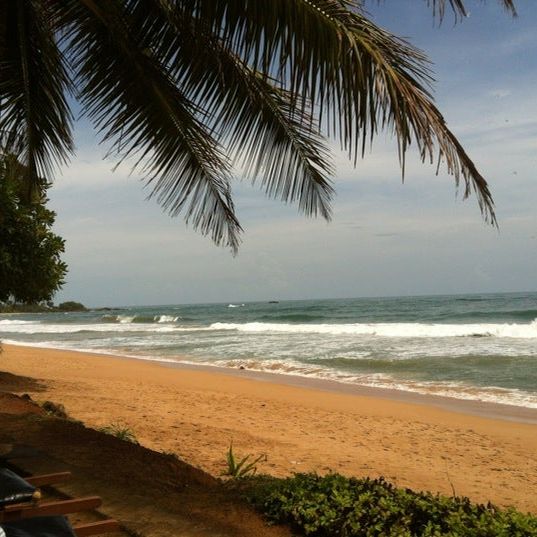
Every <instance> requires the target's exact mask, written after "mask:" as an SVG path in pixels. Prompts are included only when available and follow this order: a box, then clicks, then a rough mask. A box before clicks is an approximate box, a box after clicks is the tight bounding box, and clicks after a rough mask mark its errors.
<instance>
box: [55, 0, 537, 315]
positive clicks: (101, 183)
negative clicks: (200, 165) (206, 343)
mask: <svg viewBox="0 0 537 537" xmlns="http://www.w3.org/2000/svg"><path fill="white" fill-rule="evenodd" d="M467 5H468V6H469V7H470V9H471V13H470V16H469V17H468V18H467V19H465V20H464V21H462V22H460V23H459V24H457V25H454V20H453V18H452V16H451V13H447V15H446V18H445V20H444V22H443V24H442V25H441V26H440V27H438V24H434V23H433V20H432V17H431V12H430V11H429V10H428V9H427V8H426V5H425V2H419V1H416V0H386V1H385V2H381V3H380V5H377V2H373V1H371V2H369V3H368V9H369V12H370V13H371V15H372V16H373V18H374V19H375V21H376V22H377V23H378V24H380V25H381V26H383V27H385V28H387V29H389V30H390V31H392V32H393V33H395V34H397V35H400V36H405V37H407V38H408V39H409V40H410V41H411V42H412V43H413V44H415V45H417V46H418V47H420V48H422V49H423V50H425V51H426V52H427V53H428V55H429V57H430V59H431V61H432V62H433V70H434V73H435V78H436V84H435V97H436V101H437V104H438V106H439V108H440V110H441V111H442V112H443V114H444V116H445V118H446V119H447V121H448V125H449V126H450V128H451V129H452V130H453V131H454V132H455V133H456V134H457V136H458V137H459V139H460V140H461V142H462V143H463V145H464V147H465V148H466V150H467V151H468V153H469V154H470V155H471V157H472V158H473V159H474V162H476V164H477V165H478V168H479V169H480V170H481V172H482V174H483V175H484V176H485V177H486V179H487V180H488V181H489V183H490V186H491V189H492V192H493V196H494V200H495V203H496V208H497V214H498V217H499V223H500V230H499V231H498V230H496V229H494V228H491V227H490V226H487V225H486V224H484V223H483V221H482V219H481V217H480V213H479V209H478V207H477V203H476V200H475V198H473V197H470V198H469V199H468V200H465V201H463V200H462V199H461V196H460V195H459V196H457V195H456V189H455V186H454V182H453V179H452V178H451V177H450V176H447V175H446V174H444V173H440V174H439V175H438V176H436V174H435V167H434V166H428V165H422V164H421V163H420V162H419V159H418V158H417V156H416V155H415V154H414V153H413V152H410V153H409V156H408V166H407V171H406V176H405V183H404V184H402V182H401V174H400V169H399V166H398V160H397V155H396V151H395V146H394V144H393V141H392V140H390V138H389V137H388V136H385V135H381V136H379V138H378V139H377V140H376V142H375V143H374V145H373V148H372V151H371V153H370V154H367V155H366V157H365V159H364V160H362V161H359V162H358V166H357V167H356V169H354V168H353V167H352V165H351V164H350V163H349V162H348V161H347V159H346V157H345V156H344V155H343V154H341V153H339V152H338V151H337V150H336V149H335V150H334V151H335V152H334V155H335V160H336V163H337V175H336V178H335V187H336V191H337V196H336V198H335V200H334V206H333V207H334V217H333V220H332V222H331V223H328V224H327V223H326V222H324V221H321V220H312V219H307V218H304V217H302V216H300V215H298V213H297V210H296V207H293V206H285V205H282V204H281V203H279V202H276V201H272V200H267V199H266V198H265V197H264V196H263V194H262V192H260V191H259V190H258V189H257V188H255V187H252V186H251V185H250V184H249V183H248V182H244V181H241V179H240V177H237V180H236V181H235V182H234V184H233V185H232V188H233V193H234V198H235V204H236V207H237V212H238V216H239V219H240V221H241V223H242V225H243V227H244V229H245V234H244V237H243V244H242V246H241V249H240V252H239V255H238V256H237V257H235V258H234V257H232V256H231V254H230V253H229V251H228V250H226V249H222V248H217V247H216V246H214V245H213V244H212V243H211V241H210V240H209V239H208V238H206V237H202V236H201V235H198V234H196V233H195V232H193V231H192V230H191V229H189V228H187V227H186V226H185V224H184V221H183V220H182V219H181V217H179V218H175V219H172V218H170V217H169V216H167V215H166V214H164V213H163V212H162V210H161V209H160V208H159V207H158V205H157V204H156V203H155V202H153V201H146V199H145V198H146V196H147V193H148V192H147V191H146V190H144V189H143V183H142V182H141V178H140V177H139V176H137V175H136V174H132V175H131V174H130V173H129V171H130V170H129V168H128V167H127V166H125V167H121V168H120V169H118V170H117V171H116V172H115V173H113V172H112V167H113V163H112V162H110V161H105V160H103V156H104V154H105V153H106V147H102V146H99V145H98V143H97V139H96V137H95V134H94V133H93V131H92V130H91V128H90V126H89V125H88V124H87V123H86V122H84V121H81V122H79V123H78V124H77V127H76V142H77V153H76V156H75V157H74V158H73V160H72V161H71V164H70V165H69V166H68V167H66V168H65V169H64V170H63V171H62V173H61V174H59V175H58V177H57V178H56V181H55V183H54V186H53V187H52V189H51V190H50V198H51V206H52V208H53V209H54V210H55V211H56V212H57V220H56V226H55V229H56V231H57V232H58V233H59V234H60V235H62V236H63V237H64V238H65V239H66V241H67V246H66V253H65V260H66V261H67V263H68V265H69V274H68V277H67V283H66V285H65V286H64V289H63V290H62V291H61V292H60V293H58V295H57V297H56V300H57V301H63V300H80V301H82V302H84V303H85V304H88V305H91V306H97V305H102V306H104V305H141V304H171V303H194V302H220V301H247V300H268V299H299V298H322V297H354V296H386V295H415V294H439V293H467V292H496V291H498V292H499V291H525V290H528V291H530V290H537V278H536V275H537V225H536V224H537V213H536V210H535V207H536V206H537V182H536V181H535V171H536V170H537V98H536V91H535V88H536V87H537V31H536V29H537V2H535V1H534V0H519V1H518V3H517V5H518V10H519V14H520V17H519V18H517V19H514V20H513V19H511V18H510V17H509V16H507V15H506V13H505V12H504V11H503V10H502V9H501V8H500V7H499V5H498V3H496V2H495V1H493V0H489V1H488V2H487V3H485V4H484V3H482V2H480V1H478V0H475V1H472V0H468V2H467Z"/></svg>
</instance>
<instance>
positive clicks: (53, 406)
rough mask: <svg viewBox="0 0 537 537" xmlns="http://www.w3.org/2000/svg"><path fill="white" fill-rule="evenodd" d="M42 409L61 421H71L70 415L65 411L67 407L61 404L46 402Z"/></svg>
mask: <svg viewBox="0 0 537 537" xmlns="http://www.w3.org/2000/svg"><path fill="white" fill-rule="evenodd" d="M41 408H42V409H43V410H44V411H45V412H46V413H47V414H48V415H49V416H56V417H57V418H61V419H64V420H66V419H69V415H68V414H67V412H66V411H65V407H64V406H63V405H62V404H61V403H53V402H52V401H45V402H44V403H42V404H41Z"/></svg>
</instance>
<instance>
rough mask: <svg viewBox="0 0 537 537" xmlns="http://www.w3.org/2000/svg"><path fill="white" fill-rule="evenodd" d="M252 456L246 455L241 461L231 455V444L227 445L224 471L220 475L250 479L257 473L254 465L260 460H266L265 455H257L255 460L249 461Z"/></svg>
mask: <svg viewBox="0 0 537 537" xmlns="http://www.w3.org/2000/svg"><path fill="white" fill-rule="evenodd" d="M251 458H252V455H251V454H249V455H246V456H245V457H243V458H242V459H240V460H238V459H236V458H235V454H234V453H233V444H230V445H229V450H228V452H227V455H226V465H227V468H226V471H225V472H224V473H223V474H222V475H224V476H229V477H234V478H236V479H240V478H243V477H251V476H253V475H255V473H256V472H257V466H256V464H257V463H258V462H259V461H260V460H266V459H267V457H266V455H259V457H257V458H256V459H253V460H251Z"/></svg>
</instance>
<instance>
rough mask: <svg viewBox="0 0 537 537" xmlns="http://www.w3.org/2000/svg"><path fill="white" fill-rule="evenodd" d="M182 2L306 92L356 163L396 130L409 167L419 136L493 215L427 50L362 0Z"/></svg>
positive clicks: (430, 155)
mask: <svg viewBox="0 0 537 537" xmlns="http://www.w3.org/2000/svg"><path fill="white" fill-rule="evenodd" d="M179 5H180V7H179V8H178V9H181V10H182V12H183V16H190V17H191V19H192V20H193V21H194V22H193V24H194V25H195V27H203V28H207V27H208V28H211V31H212V32H213V33H214V34H215V35H217V36H218V38H219V39H220V40H221V42H222V43H223V45H224V46H225V47H226V48H228V49H229V50H231V51H232V53H233V54H235V55H237V56H238V57H239V58H241V60H242V61H243V62H245V63H248V64H249V65H250V67H251V68H252V69H254V70H260V71H262V72H264V73H265V74H266V76H267V77H268V76H272V77H273V78H275V79H276V80H278V83H279V84H280V85H281V86H282V87H285V88H286V89H287V90H288V91H289V94H290V99H289V102H291V103H296V106H299V104H298V103H300V102H301V101H300V99H299V98H298V96H305V97H306V100H309V103H310V106H311V108H312V109H314V110H316V111H318V113H319V117H320V124H321V125H322V126H326V127H327V129H328V134H329V135H335V136H337V137H338V138H339V139H340V141H341V144H342V146H343V147H344V148H345V149H347V151H348V152H349V157H350V158H351V159H353V160H354V163H355V164H356V162H357V158H358V157H359V156H360V155H361V156H363V155H364V152H365V149H366V147H367V144H368V142H371V141H372V140H373V138H374V137H375V135H376V134H378V132H379V131H380V130H381V129H390V130H391V131H392V132H393V134H394V135H395V137H396V138H397V142H398V146H399V153H400V160H401V165H402V169H403V173H404V164H405V154H406V152H407V151H408V149H409V147H410V145H411V144H412V143H413V142H414V143H416V144H417V145H418V148H419V150H420V155H421V158H422V160H424V161H425V160H433V159H434V157H435V155H436V157H437V158H439V159H440V160H445V162H446V165H447V170H448V172H449V173H451V174H452V175H453V176H454V178H455V181H456V183H457V184H458V183H459V181H461V180H463V181H464V182H465V195H468V193H469V192H471V191H475V192H476V193H477V195H478V201H479V204H480V207H481V209H482V212H483V215H484V217H485V219H486V220H490V221H492V222H495V216H494V210H493V205H492V200H491V197H490V192H489V191H488V188H487V185H486V182H485V180H484V179H483V177H482V176H481V175H480V174H479V172H478V171H477V168H476V166H475V165H474V164H473V162H472V161H471V160H470V158H469V157H468V155H467V154H466V153H465V152H464V150H463V149H462V146H461V145H460V144H459V142H458V141H457V140H456V138H455V137H454V135H453V134H452V133H451V131H449V129H448V128H447V126H446V123H445V121H444V119H443V118H442V116H441V114H440V113H439V112H438V110H437V109H436V107H435V106H434V103H433V99H432V95H431V85H432V82H433V78H432V75H431V73H430V71H429V67H428V61H427V58H426V56H425V54H424V53H423V52H421V51H420V50H418V49H416V48H414V47H412V46H411V45H410V44H409V43H408V42H406V41H404V40H402V39H399V38H397V37H395V36H393V35H391V34H390V33H389V32H387V31H385V30H383V29H381V28H379V27H378V26H376V25H375V24H374V23H372V22H371V21H370V20H368V19H367V18H366V17H365V16H364V15H363V13H362V12H361V10H360V5H361V4H358V3H357V2H347V1H345V0H301V1H298V0H295V1H292V2H290V1H288V0H273V2H271V9H270V10H267V9H266V6H265V5H264V4H263V3H262V2H261V3H260V2H254V1H251V0H234V1H230V0H192V1H191V2H182V3H180V4H179ZM350 7H352V8H353V9H349V8H350ZM294 97H296V99H293V98H294ZM302 102H304V101H302Z"/></svg>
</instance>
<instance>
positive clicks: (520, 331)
mask: <svg viewBox="0 0 537 537" xmlns="http://www.w3.org/2000/svg"><path fill="white" fill-rule="evenodd" d="M211 328H212V329H214V330H236V331H238V332H287V333H300V334H307V333H311V334H327V335H357V336H378V337H394V338H439V337H498V338H523V339H532V338H537V319H535V320H533V321H532V322H531V323H529V324H424V323H367V324H366V323H364V324H361V323H356V324H287V323H258V322H255V323H213V324H211Z"/></svg>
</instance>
